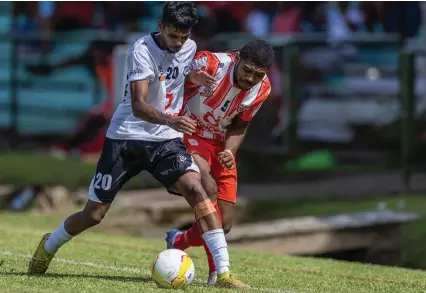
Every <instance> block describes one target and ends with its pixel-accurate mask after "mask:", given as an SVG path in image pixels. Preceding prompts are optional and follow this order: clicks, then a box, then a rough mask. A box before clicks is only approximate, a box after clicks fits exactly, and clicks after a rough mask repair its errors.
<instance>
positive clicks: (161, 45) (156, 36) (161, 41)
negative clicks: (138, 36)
mask: <svg viewBox="0 0 426 293" xmlns="http://www.w3.org/2000/svg"><path fill="white" fill-rule="evenodd" d="M152 37H153V38H154V41H155V43H156V44H157V46H158V47H159V48H160V49H161V50H165V51H167V50H166V43H165V42H164V39H163V35H162V34H161V33H157V34H153V35H152Z"/></svg>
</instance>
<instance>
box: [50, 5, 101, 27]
mask: <svg viewBox="0 0 426 293" xmlns="http://www.w3.org/2000/svg"><path fill="white" fill-rule="evenodd" d="M94 11H95V3H94V2H92V1H61V2H55V9H54V11H53V14H52V16H51V18H50V29H51V30H53V31H70V30H76V29H86V28H90V27H92V22H93V19H94Z"/></svg>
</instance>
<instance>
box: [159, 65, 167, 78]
mask: <svg viewBox="0 0 426 293" xmlns="http://www.w3.org/2000/svg"><path fill="white" fill-rule="evenodd" d="M158 80H159V81H164V80H166V75H165V74H164V70H163V67H161V66H158Z"/></svg>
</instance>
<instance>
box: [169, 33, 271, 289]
mask: <svg viewBox="0 0 426 293" xmlns="http://www.w3.org/2000/svg"><path fill="white" fill-rule="evenodd" d="M273 59H274V50H273V48H272V46H271V45H270V44H268V43H267V42H265V41H263V40H253V41H250V42H248V43H247V44H246V45H244V46H243V47H242V48H241V50H239V51H237V52H232V53H211V52H208V51H201V52H198V53H197V54H196V56H195V58H194V61H193V63H192V65H191V68H192V69H194V70H193V71H191V73H190V74H189V76H188V78H187V82H186V85H185V101H184V103H185V105H184V107H183V109H182V113H181V114H182V115H186V116H187V117H190V118H191V119H194V120H195V121H197V129H196V131H195V133H194V134H192V135H186V134H185V136H184V143H185V145H186V148H187V150H188V152H189V153H190V154H191V155H192V156H193V158H194V160H195V162H196V164H197V165H198V167H199V168H200V173H201V181H202V183H203V186H204V188H205V190H206V192H207V194H208V195H209V197H210V199H211V200H212V203H213V205H214V206H215V207H217V210H218V215H219V217H220V218H222V221H223V230H224V231H225V234H226V233H228V232H229V231H230V230H231V227H232V221H233V219H234V214H235V202H236V199H237V169H236V164H235V157H236V154H237V151H238V149H239V147H240V145H241V143H242V142H243V140H244V137H245V134H246V130H247V128H248V125H249V123H250V121H251V120H252V119H253V117H254V116H255V114H256V113H257V111H258V110H259V108H260V107H261V105H262V104H263V102H264V101H265V100H266V98H267V97H268V96H269V94H270V92H271V83H270V81H269V79H268V76H267V75H266V74H267V72H268V70H269V68H270V67H271V65H272V62H273ZM197 70H198V71H204V72H206V73H207V74H209V75H210V76H211V77H213V78H214V80H215V82H216V84H215V86H214V87H212V88H208V87H205V86H199V85H198V84H197V82H191V81H192V80H193V79H195V77H196V74H197ZM193 77H194V78H193ZM216 194H217V201H216V200H215V195H216ZM201 235H202V234H201V233H200V229H199V225H198V223H197V222H194V223H193V225H192V227H191V228H190V229H188V230H186V231H184V232H181V231H179V230H177V229H173V230H171V231H169V232H168V233H167V237H166V241H167V247H168V248H177V249H181V250H185V249H187V248H188V247H191V246H202V245H204V248H205V250H206V253H207V256H208V262H209V278H208V284H210V285H213V284H215V283H216V279H217V272H216V266H215V263H214V260H213V258H212V256H211V254H210V252H209V249H208V247H207V246H206V245H205V243H204V241H203V238H202V236H201Z"/></svg>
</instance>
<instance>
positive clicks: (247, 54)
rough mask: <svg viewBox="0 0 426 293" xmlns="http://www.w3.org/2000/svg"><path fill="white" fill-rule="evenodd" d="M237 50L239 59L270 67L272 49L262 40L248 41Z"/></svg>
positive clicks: (272, 55)
mask: <svg viewBox="0 0 426 293" xmlns="http://www.w3.org/2000/svg"><path fill="white" fill-rule="evenodd" d="M239 51H240V58H241V59H243V60H245V61H250V62H252V63H253V64H254V65H256V66H259V67H261V68H270V67H271V65H272V62H273V61H274V49H273V48H272V46H271V44H269V43H268V42H266V41H264V40H253V41H250V42H248V43H247V44H245V45H244V46H243V47H242V48H241V50H239Z"/></svg>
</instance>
